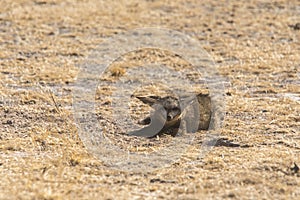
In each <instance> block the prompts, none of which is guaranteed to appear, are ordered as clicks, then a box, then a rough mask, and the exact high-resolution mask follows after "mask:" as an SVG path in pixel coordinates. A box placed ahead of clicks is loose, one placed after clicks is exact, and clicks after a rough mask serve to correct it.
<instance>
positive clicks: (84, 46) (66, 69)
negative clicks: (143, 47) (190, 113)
mask: <svg viewBox="0 0 300 200" xmlns="http://www.w3.org/2000/svg"><path fill="white" fill-rule="evenodd" d="M299 16H300V4H299V1H297V0H292V1H283V0H277V1H273V2H268V1H263V0H261V1H259V0H253V1H247V2H246V1H245V2H241V1H230V2H227V1H226V2H225V1H206V0H205V1H197V0H190V1H183V0H178V1H165V0H164V1H154V0H153V1H146V0H145V1H134V0H130V1H106V2H103V1H96V0H91V1H79V0H78V1H62V0H51V1H40V0H36V1H30V0H18V1H10V0H3V1H1V2H0V176H1V183H0V199H73V198H75V199H116V198H117V199H154V198H156V199H166V198H167V199H175V198H176V199H299V198H300V190H299V188H300V172H299V171H298V172H297V170H296V169H295V167H294V163H296V164H297V165H298V166H299V165H300V157H299V153H300V137H299V133H300V129H299V127H300V115H299V113H300V105H299V96H300V87H299V84H300V82H299V78H300V71H299V70H300V68H299V66H300V56H299V55H300V48H299V46H300V42H299V41H300V34H299V30H297V26H296V24H297V23H299V22H300V17H299ZM145 26H147V27H148V26H155V27H156V26H158V27H167V28H170V29H175V30H179V31H181V32H184V33H187V34H189V35H191V36H193V37H195V38H197V39H198V40H199V41H200V42H201V44H202V46H203V47H204V49H205V50H206V51H207V52H208V53H209V54H210V55H211V56H212V58H213V59H214V60H215V61H216V64H217V68H218V70H219V72H220V74H221V75H223V76H224V77H226V80H227V81H226V85H225V87H226V91H225V92H226V119H225V122H224V127H223V129H222V131H221V137H222V138H224V140H225V139H228V140H232V141H233V142H234V143H236V144H239V145H240V147H230V146H226V145H224V143H220V144H221V145H219V146H217V147H214V148H213V149H212V151H210V152H209V153H208V154H206V156H205V157H204V158H198V152H199V149H200V147H201V144H202V140H203V135H204V132H198V133H197V134H196V135H195V139H194V141H193V142H192V144H191V145H190V147H189V149H188V151H187V152H186V153H185V154H184V156H182V158H181V159H180V160H177V161H176V162H174V163H172V164H171V165H170V166H168V167H166V168H161V169H158V170H157V171H155V172H147V173H133V172H122V171H118V170H115V169H112V168H111V167H110V166H108V165H107V164H106V163H105V162H102V161H101V160H99V159H96V158H94V157H93V156H92V155H91V154H89V153H88V152H87V150H86V148H85V147H84V146H83V144H82V142H81V140H80V139H79V137H78V131H77V127H76V123H75V122H74V119H73V113H72V86H73V84H74V82H75V81H76V76H77V74H78V71H79V65H80V63H82V61H84V60H85V59H86V57H87V56H88V55H89V53H90V51H91V50H93V49H95V48H96V47H97V45H98V44H99V43H100V42H101V41H103V40H104V39H105V38H107V37H109V36H112V35H115V34H117V33H121V32H124V31H126V30H130V29H133V28H139V27H145ZM135 55H136V57H134V56H135ZM138 55H142V54H138V52H136V54H135V53H131V54H129V55H128V57H127V60H126V59H124V60H117V61H116V62H115V63H114V66H112V68H111V73H108V74H109V75H112V78H113V79H117V78H118V77H121V76H123V75H124V74H125V73H126V70H128V68H122V67H121V66H123V65H124V63H125V64H127V67H130V66H131V65H132V62H131V61H132V60H134V59H135V62H136V61H138V62H140V61H145V60H146V61H149V60H150V61H151V59H152V58H153V57H155V55H157V54H155V52H154V53H153V52H152V53H151V52H148V54H147V55H148V56H149V57H142V56H141V57H139V56H138ZM132 56H133V57H132ZM158 57H160V56H158ZM161 58H162V57H161ZM147 59H149V60H147ZM162 59H163V58H162ZM176 59H177V60H172V59H170V60H168V59H167V58H166V59H165V60H164V61H166V62H173V63H174V66H173V67H174V68H176V67H178V68H180V67H188V66H187V65H185V64H184V61H181V60H180V58H176ZM181 62H182V63H181ZM107 78H108V80H109V78H111V76H110V77H109V76H108V77H107ZM106 80H107V79H106ZM112 89H113V88H110V87H109V86H107V88H106V89H105V88H104V89H103V88H99V90H98V92H99V95H100V96H99V99H96V101H97V100H98V101H102V100H103V99H101V97H102V96H101V94H106V95H108V96H109V94H110V92H111V91H113V90H112ZM104 101H107V102H108V105H109V103H110V102H111V99H109V98H106V99H104ZM112 124H113V122H111V123H109V124H108V125H109V126H111V125H112ZM117 139H118V138H116V141H117ZM162 141H163V139H162V140H155V139H154V140H151V141H146V142H148V143H151V145H152V147H153V148H155V147H158V146H159V145H164V143H162ZM122 145H124V147H126V143H123V144H122ZM151 145H149V146H150V147H151ZM127 147H128V148H129V149H130V146H127ZM142 150H143V149H142Z"/></svg>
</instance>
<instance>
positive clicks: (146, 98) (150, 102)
mask: <svg viewBox="0 0 300 200" xmlns="http://www.w3.org/2000/svg"><path fill="white" fill-rule="evenodd" d="M136 98H138V99H139V100H141V101H142V102H143V103H145V104H148V105H149V106H152V105H154V104H155V103H158V102H159V100H160V97H158V96H136Z"/></svg>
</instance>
